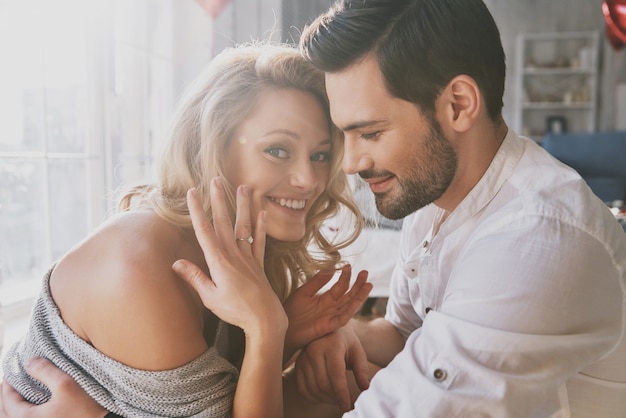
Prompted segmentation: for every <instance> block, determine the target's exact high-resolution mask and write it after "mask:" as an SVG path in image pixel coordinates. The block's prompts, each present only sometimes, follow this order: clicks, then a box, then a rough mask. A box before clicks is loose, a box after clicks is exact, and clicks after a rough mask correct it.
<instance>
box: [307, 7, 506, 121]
mask: <svg viewBox="0 0 626 418" xmlns="http://www.w3.org/2000/svg"><path fill="white" fill-rule="evenodd" d="M300 48H301V50H302V53H303V54H304V56H305V57H307V58H308V59H309V60H310V61H311V62H312V63H313V65H314V66H316V67H317V68H319V69H321V70H323V71H325V72H336V71H340V70H343V69H345V68H347V67H349V66H350V65H351V64H354V63H356V62H357V61H359V60H360V59H363V58H365V57H366V56H368V55H369V54H374V55H375V56H376V58H377V60H378V64H379V66H380V69H381V71H382V74H383V76H384V78H385V83H386V86H387V89H388V90H389V92H390V93H391V94H392V95H394V96H396V97H398V98H401V99H403V100H407V101H410V102H413V103H415V104H417V105H418V106H419V107H420V109H421V110H422V111H423V112H425V113H426V114H433V112H434V107H435V100H436V99H437V97H438V96H439V93H440V92H441V90H442V89H443V88H444V87H445V86H446V85H447V84H448V82H449V81H450V80H451V79H452V78H454V77H455V76H457V75H461V74H465V75H468V76H470V77H472V78H473V79H474V80H475V81H476V83H477V84H478V86H479V88H480V90H481V92H482V95H483V97H484V98H485V101H486V106H487V111H488V113H489V116H490V118H491V119H492V120H493V121H497V120H499V119H500V117H501V112H502V106H503V105H502V96H503V94H504V77H505V72H506V65H505V56H504V50H503V49H502V42H501V40H500V32H499V31H498V27H497V26H496V23H495V21H494V20H493V17H492V16H491V13H490V12H489V10H488V9H487V6H486V5H485V4H484V3H483V1H482V0H338V1H337V2H336V3H335V4H334V5H333V6H332V7H331V8H330V9H329V11H328V12H327V13H325V14H323V15H321V16H319V17H318V18H317V19H316V20H315V21H314V22H313V23H312V24H311V25H309V26H307V27H306V28H305V30H304V33H303V34H302V38H301V41H300Z"/></svg>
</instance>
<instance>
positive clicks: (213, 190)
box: [210, 177, 249, 253]
mask: <svg viewBox="0 0 626 418" xmlns="http://www.w3.org/2000/svg"><path fill="white" fill-rule="evenodd" d="M210 194H211V213H212V215H213V229H214V231H215V235H216V236H217V238H218V240H219V242H220V246H221V247H222V248H224V249H225V250H226V251H227V252H229V253H231V252H232V251H233V250H234V248H235V247H237V245H236V244H235V235H234V232H233V224H232V222H231V220H230V215H229V214H228V207H227V205H226V195H225V193H224V185H223V184H222V179H221V178H219V177H216V178H214V179H212V180H211V187H210ZM237 197H239V196H237ZM248 237H249V235H246V236H243V237H240V238H248Z"/></svg>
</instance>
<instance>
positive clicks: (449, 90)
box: [443, 75, 482, 132]
mask: <svg viewBox="0 0 626 418" xmlns="http://www.w3.org/2000/svg"><path fill="white" fill-rule="evenodd" d="M443 97H444V98H445V99H447V100H445V104H444V105H445V117H446V118H447V123H448V125H449V126H451V127H452V128H453V129H454V130H455V131H457V132H465V131H467V130H468V129H469V128H471V127H472V125H473V124H474V123H475V121H476V119H477V118H478V115H479V112H480V108H481V106H482V96H481V94H480V89H479V88H478V84H477V83H476V81H474V79H473V78H471V77H469V76H467V75H458V76H456V77H454V78H453V79H452V80H450V82H449V83H448V85H447V86H446V88H445V89H444V94H443Z"/></svg>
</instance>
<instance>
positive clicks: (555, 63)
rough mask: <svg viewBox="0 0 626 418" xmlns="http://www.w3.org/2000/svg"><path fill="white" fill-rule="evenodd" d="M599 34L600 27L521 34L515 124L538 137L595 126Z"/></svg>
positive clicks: (518, 53)
mask: <svg viewBox="0 0 626 418" xmlns="http://www.w3.org/2000/svg"><path fill="white" fill-rule="evenodd" d="M600 39H601V38H600V32H598V31H590V32H561V33H523V34H520V35H518V38H517V51H516V63H515V64H516V66H515V70H516V71H515V73H514V74H515V115H514V116H515V119H514V121H513V124H512V126H513V129H514V130H516V131H517V132H518V133H520V134H522V135H526V136H531V137H533V139H537V138H541V137H542V135H543V134H544V132H546V130H551V129H562V130H563V131H564V132H590V131H593V130H594V129H595V126H596V119H597V117H596V113H597V104H596V102H597V95H598V93H597V91H598V68H599V48H600ZM555 120H557V121H559V120H560V121H562V122H561V123H560V126H561V128H554V126H557V125H554V124H553V123H552V121H555Z"/></svg>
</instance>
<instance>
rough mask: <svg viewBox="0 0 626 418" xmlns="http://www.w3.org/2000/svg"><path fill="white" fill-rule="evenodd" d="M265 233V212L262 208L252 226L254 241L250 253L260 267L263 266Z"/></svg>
mask: <svg viewBox="0 0 626 418" xmlns="http://www.w3.org/2000/svg"><path fill="white" fill-rule="evenodd" d="M266 234H267V212H265V211H264V210H263V211H261V212H259V214H258V215H257V220H256V225H255V227H254V242H253V243H252V254H254V258H255V259H256V261H257V263H259V265H260V266H261V268H262V269H264V268H265V241H266V239H265V238H266Z"/></svg>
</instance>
